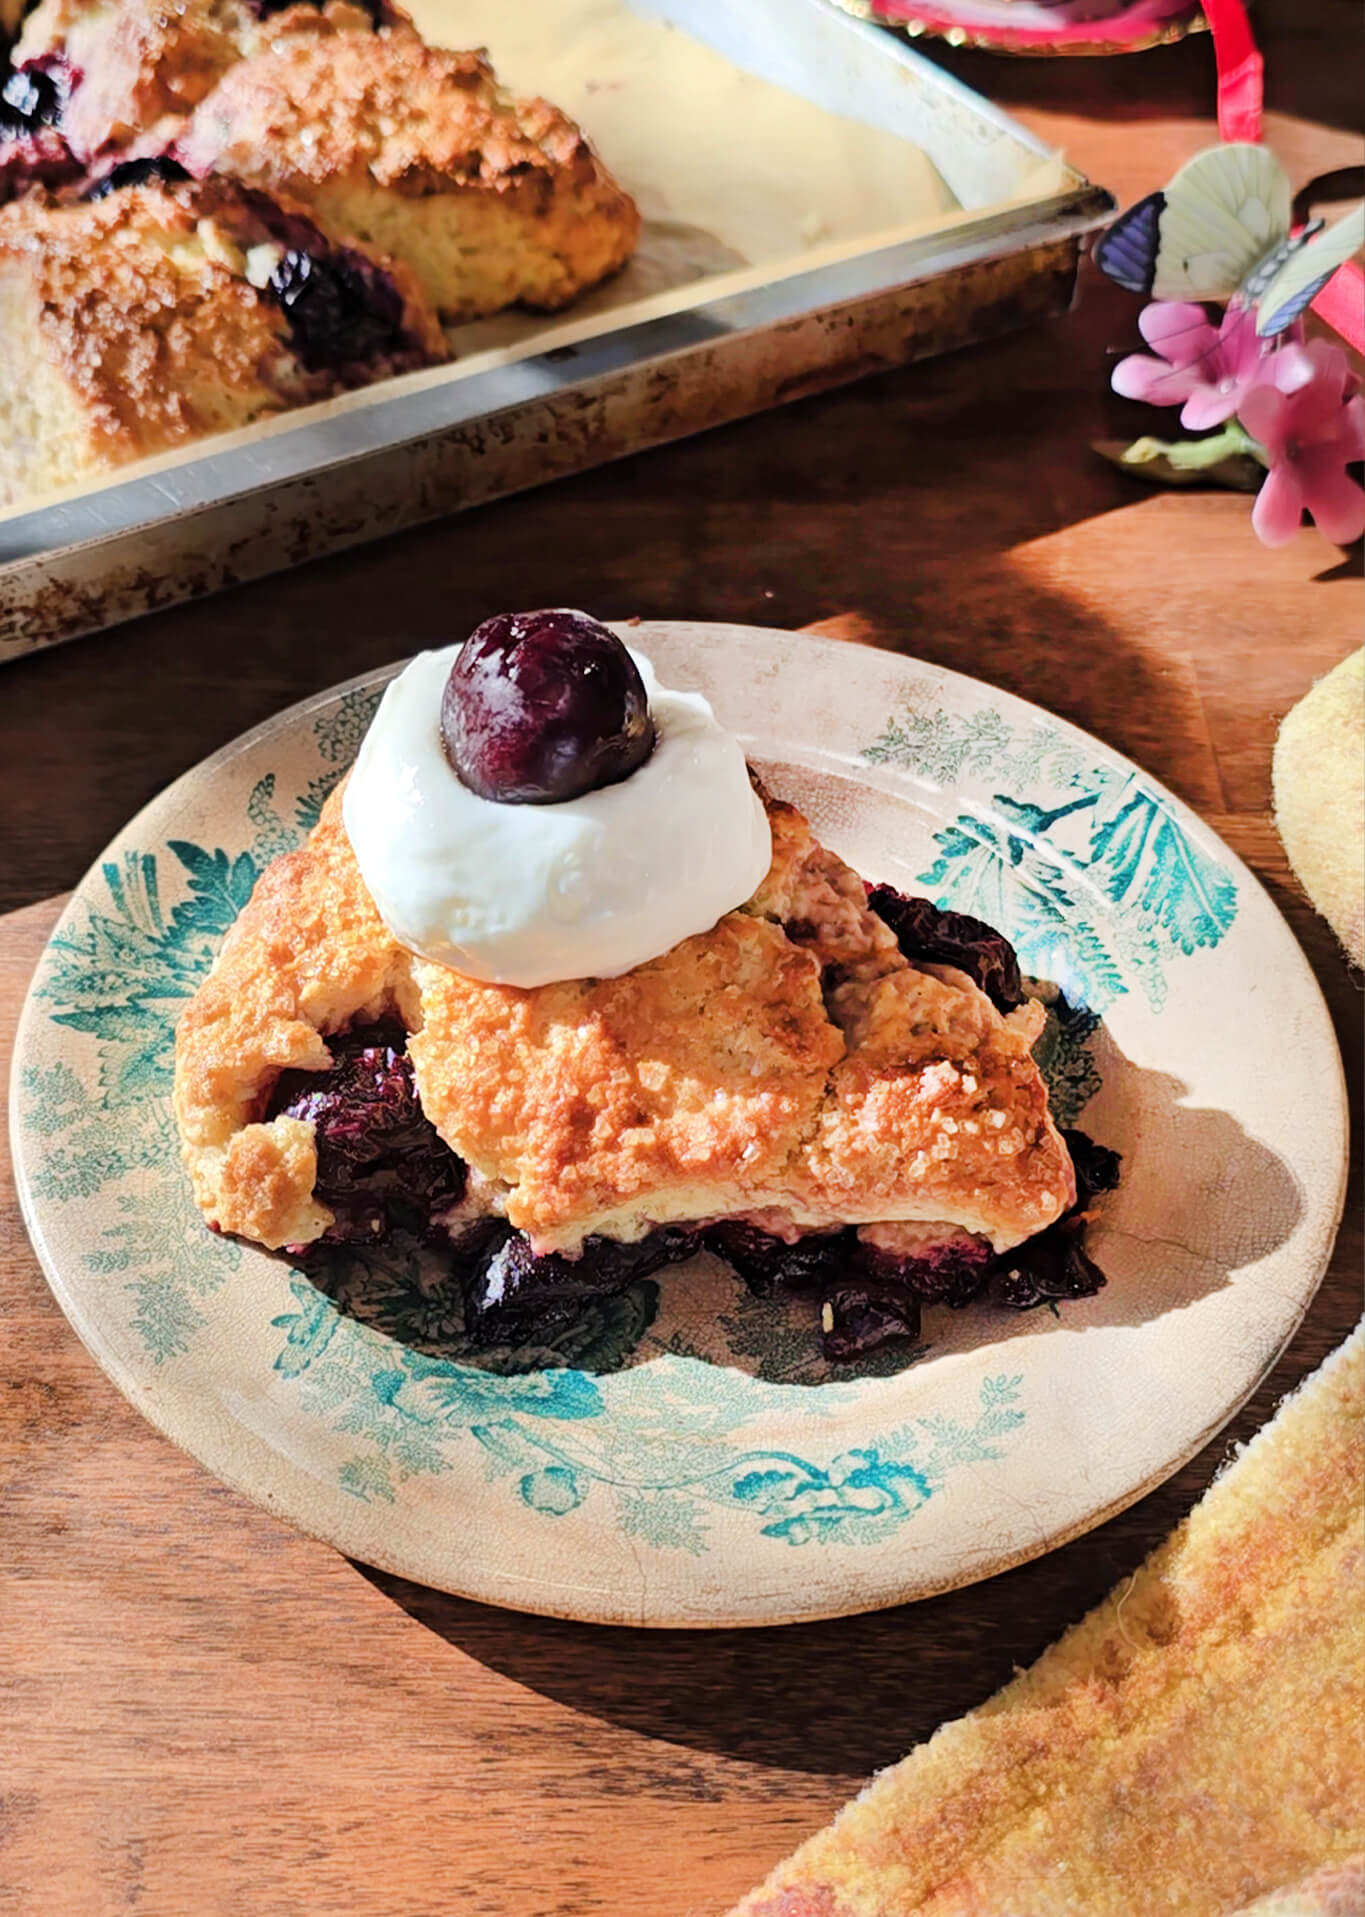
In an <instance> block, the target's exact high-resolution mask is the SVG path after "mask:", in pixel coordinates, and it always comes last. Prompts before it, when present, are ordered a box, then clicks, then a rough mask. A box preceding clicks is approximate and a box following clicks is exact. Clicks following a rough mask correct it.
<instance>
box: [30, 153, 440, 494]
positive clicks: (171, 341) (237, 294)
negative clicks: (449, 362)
mask: <svg viewBox="0 0 1365 1917" xmlns="http://www.w3.org/2000/svg"><path fill="white" fill-rule="evenodd" d="M267 238H268V234H267V233H266V231H265V229H264V228H263V227H262V226H261V224H260V221H259V219H258V217H257V216H256V214H255V213H254V212H253V210H252V209H251V208H250V207H249V206H248V205H247V204H245V203H244V201H243V199H242V196H241V195H240V193H239V192H238V190H237V189H236V188H235V187H234V186H233V185H232V184H231V182H228V181H221V180H206V181H203V182H201V183H199V184H198V185H191V184H181V185H177V186H174V187H163V186H161V185H158V184H149V185H145V186H138V187H128V188H123V189H121V190H119V191H118V192H114V193H110V194H108V195H106V196H105V198H103V199H101V200H95V201H92V202H89V203H85V204H73V205H69V206H50V205H48V204H46V203H45V202H43V201H40V200H36V199H30V200H21V201H16V202H14V203H13V204H12V205H10V206H8V207H5V208H2V209H0V375H3V377H0V503H2V502H3V501H4V498H5V496H6V493H7V492H9V493H11V494H12V495H13V496H14V497H16V498H17V497H20V496H21V495H22V494H24V493H25V492H30V491H32V492H35V493H36V492H41V491H43V490H48V489H51V488H52V487H55V486H60V485H65V484H70V483H73V482H75V481H78V480H80V479H82V478H86V477H90V476H92V475H94V474H97V473H99V472H100V471H102V470H104V469H106V468H108V467H110V466H115V465H118V464H121V463H123V462H124V461H127V460H131V459H138V458H142V457H145V456H146V455H149V454H152V453H157V452H162V451H164V450H166V449H167V448H170V447H173V446H177V445H180V444H183V443H184V442H186V441H188V440H191V439H194V438H197V437H198V436H200V435H201V434H204V433H211V432H221V431H226V430H229V429H231V428H234V427H239V426H245V425H248V424H250V423H251V421H253V420H255V419H258V418H261V417H262V416H264V415H266V414H270V413H275V412H279V411H281V410H282V409H284V408H286V407H289V406H293V405H297V404H300V403H302V402H304V401H307V400H311V399H319V398H324V397H326V396H327V395H329V394H331V393H334V392H336V391H337V390H338V389H339V388H340V387H341V386H343V385H345V384H353V383H355V380H354V379H352V378H351V377H350V370H351V369H348V375H347V377H346V378H343V377H341V376H340V375H334V374H332V373H319V372H310V371H308V370H307V369H306V368H305V367H304V366H303V365H302V364H301V363H300V361H299V359H298V358H297V356H296V355H295V352H294V350H293V347H292V346H291V344H290V336H289V327H288V325H287V323H286V320H285V317H284V315H283V314H282V313H281V311H280V309H279V307H278V306H277V305H275V304H274V303H272V302H271V301H269V300H267V299H265V298H263V297H262V295H261V294H260V293H259V292H258V291H257V289H256V288H255V287H254V286H253V285H252V284H251V282H250V280H248V279H247V277H246V257H245V256H246V250H247V248H248V247H250V246H251V245H253V244H255V243H257V242H259V241H261V240H264V239H267ZM381 264H383V265H385V267H386V270H389V271H390V272H392V273H394V274H396V276H397V279H398V283H399V284H400V290H401V291H403V292H404V294H405V297H406V315H405V317H406V320H407V323H408V325H409V327H410V329H411V332H412V338H413V363H416V362H417V361H420V360H421V359H423V358H426V357H429V358H439V357H442V356H443V355H444V353H445V351H446V348H445V342H444V336H443V335H442V333H441V331H440V328H439V325H438V323H437V321H436V319H435V316H434V314H432V313H431V312H430V309H428V308H427V307H425V305H424V304H423V303H422V302H421V300H420V296H419V295H417V293H416V289H415V288H413V287H412V286H411V285H410V284H409V283H407V282H406V281H405V280H403V278H402V269H401V268H397V269H395V268H391V267H389V266H388V263H387V262H381ZM391 370H394V367H393V365H392V364H391V363H390V362H389V361H387V360H383V361H377V362H376V363H375V364H374V365H373V367H371V368H366V369H360V368H357V369H354V373H355V378H363V377H365V376H367V374H370V373H372V374H374V375H376V376H377V375H379V374H381V373H383V372H387V371H391Z"/></svg>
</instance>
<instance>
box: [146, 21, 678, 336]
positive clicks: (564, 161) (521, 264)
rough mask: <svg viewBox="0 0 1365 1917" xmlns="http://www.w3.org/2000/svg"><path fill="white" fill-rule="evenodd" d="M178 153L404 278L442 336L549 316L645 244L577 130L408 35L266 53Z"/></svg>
mask: <svg viewBox="0 0 1365 1917" xmlns="http://www.w3.org/2000/svg"><path fill="white" fill-rule="evenodd" d="M458 17H459V16H458V9H457V10H456V13H455V20H456V23H457V26H458ZM178 151H179V153H180V156H181V158H183V159H184V161H185V163H186V165H187V166H188V167H189V168H190V170H191V172H193V173H195V174H197V175H202V174H205V173H208V172H217V173H227V174H230V175H232V176H233V177H234V178H236V179H241V180H246V181H249V182H250V183H251V184H252V185H256V186H260V187H263V188H265V189H266V191H268V192H281V193H284V194H287V195H288V196H289V198H290V199H293V200H298V201H301V202H304V203H305V204H307V205H309V206H311V207H313V208H315V209H316V212H317V216H318V218H319V219H320V220H321V221H322V223H323V225H324V226H326V227H327V228H328V229H329V230H330V231H332V232H336V233H346V234H351V235H354V236H355V237H357V238H358V239H361V240H364V241H367V242H371V243H373V244H374V245H376V246H378V247H380V248H381V250H382V251H384V252H385V253H389V254H392V255H393V257H394V258H396V259H401V260H403V261H404V262H405V263H406V264H407V265H408V266H409V267H410V268H411V270H412V271H413V272H414V273H415V274H416V276H417V278H418V280H419V281H420V282H421V284H422V287H423V289H424V291H425V292H426V295H427V297H428V299H429V300H430V301H431V303H432V305H433V306H434V307H435V308H436V309H437V311H438V312H439V313H440V314H441V317H442V319H444V320H446V321H448V322H458V321H463V320H469V319H475V318H479V317H482V316H484V315H487V314H490V313H496V312H498V311H500V310H501V309H502V308H503V307H506V306H510V305H513V304H517V303H521V304H524V305H527V306H530V307H533V308H535V309H536V310H544V311H555V310H557V309H558V308H559V307H562V306H565V305H567V304H568V302H569V301H570V300H572V299H574V298H576V297H577V295H578V294H580V293H581V292H583V291H584V290H585V289H586V288H587V287H589V286H592V285H595V284H596V283H597V281H599V280H601V279H604V278H606V277H607V275H608V274H611V273H614V272H616V271H617V270H618V269H619V268H620V267H622V266H623V265H624V264H625V262H626V261H627V260H628V259H629V258H630V256H631V254H632V253H633V252H634V250H635V246H636V242H637V240H638V238H639V233H640V215H639V211H638V209H637V207H636V206H635V203H634V201H633V200H632V199H631V198H630V196H629V194H627V193H626V192H625V191H624V190H623V189H622V187H621V186H620V185H619V184H618V182H617V181H616V180H615V179H614V178H613V177H612V176H611V174H610V173H609V172H608V171H607V168H606V167H605V166H604V165H603V163H602V161H601V160H600V159H599V157H598V156H597V154H596V153H595V152H594V151H593V149H592V147H591V146H590V145H589V143H588V141H587V139H586V138H585V136H584V134H583V133H582V131H581V130H580V128H579V127H577V126H576V125H575V124H574V123H573V121H571V120H570V119H569V118H568V117H567V116H566V115H565V114H563V113H561V112H559V111H558V110H557V109H556V108H555V107H553V106H551V105H550V104H549V103H548V102H547V101H545V100H539V99H516V98H513V97H512V96H511V95H509V94H508V92H507V91H506V89H505V88H503V87H502V86H501V85H500V84H499V81H498V78H497V75H496V74H495V73H494V71H493V69H492V67H491V66H490V65H489V63H488V60H487V57H486V56H485V55H484V54H483V53H481V52H479V51H472V52H470V51H466V52H453V51H448V50H446V49H444V48H440V47H428V46H425V45H423V43H422V41H421V40H420V39H419V38H418V36H417V35H416V34H415V33H413V32H410V31H403V30H397V29H393V28H384V29H383V30H382V31H380V32H378V33H373V32H362V33H336V34H320V33H316V32H314V33H292V34H290V35H288V36H282V35H274V36H272V39H271V44H270V45H269V47H268V48H266V49H265V50H263V51H262V52H260V53H259V54H258V55H256V56H255V57H254V58H252V59H249V60H244V61H240V62H239V63H237V64H236V65H234V66H233V67H232V68H231V69H230V70H229V71H227V72H226V73H224V75H223V77H222V79H221V80H220V81H219V83H218V84H217V85H216V86H215V87H214V88H213V90H212V91H211V92H209V93H207V94H206V95H205V96H204V97H203V99H202V100H201V102H200V104H199V105H198V107H197V108H196V109H195V112H194V115H193V117H192V119H191V120H190V122H189V124H188V126H187V127H186V128H185V130H184V133H183V134H182V135H181V137H180V139H179V142H178Z"/></svg>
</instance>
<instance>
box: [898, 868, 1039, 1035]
mask: <svg viewBox="0 0 1365 1917" xmlns="http://www.w3.org/2000/svg"><path fill="white" fill-rule="evenodd" d="M867 902H868V904H869V906H871V908H872V910H873V911H874V912H875V913H876V914H877V917H878V918H879V919H883V920H885V922H886V924H888V925H889V926H890V927H891V930H892V931H893V932H894V933H895V935H896V943H897V944H898V945H899V946H900V948H901V950H902V952H904V954H905V956H906V957H907V958H908V959H909V960H910V962H911V964H912V965H913V964H914V963H915V962H916V961H920V962H926V963H928V964H930V965H955V966H957V968H958V970H959V971H962V972H965V973H966V974H967V976H968V977H969V978H970V979H972V980H973V981H974V983H975V984H977V985H979V986H980V988H981V990H982V991H983V992H984V993H985V994H986V996H987V997H988V998H989V999H990V1000H991V1001H992V1002H993V1003H994V1004H995V1005H996V1006H998V1008H999V1009H1000V1010H1001V1011H1002V1012H1012V1011H1013V1010H1014V1008H1015V1006H1016V1005H1022V1004H1023V1002H1024V986H1023V981H1022V979H1021V978H1020V976H1019V960H1018V959H1017V958H1016V957H1015V952H1014V947H1013V946H1012V945H1011V944H1010V942H1009V940H1008V939H1007V938H1006V937H1005V935H1004V933H1003V932H997V931H995V930H994V928H993V927H992V926H989V925H987V924H986V923H985V921H984V920H982V919H974V918H972V917H970V915H969V914H968V913H966V912H945V911H943V910H942V909H941V908H940V907H939V906H937V905H935V904H934V902H933V900H932V899H916V898H907V897H906V895H905V893H904V892H897V891H896V889H895V887H894V886H890V885H875V886H873V887H872V888H871V890H870V891H869V893H868V895H867Z"/></svg>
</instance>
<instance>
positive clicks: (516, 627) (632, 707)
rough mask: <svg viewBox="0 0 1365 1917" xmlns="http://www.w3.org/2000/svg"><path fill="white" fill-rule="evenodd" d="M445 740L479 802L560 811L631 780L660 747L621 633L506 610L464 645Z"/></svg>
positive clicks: (447, 704)
mask: <svg viewBox="0 0 1365 1917" xmlns="http://www.w3.org/2000/svg"><path fill="white" fill-rule="evenodd" d="M441 742H442V744H443V746H444V747H445V754H446V757H447V759H449V761H450V763H451V765H452V766H453V767H454V769H455V772H456V774H457V775H458V777H459V778H460V779H461V780H462V781H463V782H464V784H465V785H467V786H468V787H469V788H470V790H471V791H473V792H477V793H478V794H479V796H480V797H481V798H484V799H492V800H494V801H495V802H496V803H498V804H500V805H554V804H558V803H562V802H563V801H564V800H566V799H575V798H578V797H579V796H580V795H581V794H582V793H585V792H595V791H598V790H599V789H600V788H601V787H603V786H608V785H617V784H619V782H620V781H621V780H622V779H628V778H629V777H630V775H631V773H632V772H634V771H635V770H636V768H637V767H639V766H641V765H643V764H644V762H645V760H646V759H647V758H648V757H649V755H650V753H651V752H652V751H653V749H654V725H653V721H652V720H651V718H650V716H649V701H648V698H647V697H646V694H645V687H644V681H643V680H642V679H641V677H640V674H639V671H638V669H637V667H636V665H635V661H634V660H633V659H632V658H631V656H630V654H629V652H627V650H626V648H625V647H624V646H623V645H622V644H621V641H620V640H619V639H618V638H617V637H616V635H615V633H613V632H609V631H608V630H607V628H606V627H605V626H603V625H599V624H598V622H597V620H595V619H590V618H589V617H588V616H587V614H586V613H582V612H570V611H547V612H505V613H499V614H498V615H497V616H496V617H495V618H492V619H486V620H485V621H484V622H483V624H482V625H481V626H479V627H478V628H477V629H476V630H475V631H474V632H473V633H472V634H471V635H470V637H469V638H468V639H467V640H466V641H465V643H464V645H463V646H462V647H461V648H460V652H459V656H458V658H457V659H456V661H455V664H454V665H453V666H452V668H451V671H450V677H449V679H448V680H447V681H446V689H445V694H444V696H443V698H442V700H441Z"/></svg>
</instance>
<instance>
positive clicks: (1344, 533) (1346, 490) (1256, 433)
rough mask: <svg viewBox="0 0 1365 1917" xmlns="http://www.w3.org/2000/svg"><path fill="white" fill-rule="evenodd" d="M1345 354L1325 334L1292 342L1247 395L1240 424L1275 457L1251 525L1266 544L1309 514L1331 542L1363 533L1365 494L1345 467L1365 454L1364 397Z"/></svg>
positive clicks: (1281, 540) (1287, 534)
mask: <svg viewBox="0 0 1365 1917" xmlns="http://www.w3.org/2000/svg"><path fill="white" fill-rule="evenodd" d="M1355 385H1356V382H1355V381H1354V380H1353V379H1352V378H1351V376H1350V369H1349V367H1348V366H1347V363H1346V355H1345V353H1343V352H1342V350H1341V348H1340V347H1339V346H1332V345H1330V344H1329V343H1328V342H1327V341H1326V340H1321V339H1315V340H1310V341H1309V343H1308V345H1307V346H1287V347H1285V348H1284V349H1283V350H1282V351H1280V352H1278V353H1276V354H1274V355H1273V357H1272V358H1270V359H1269V360H1268V361H1267V365H1266V376H1265V377H1264V378H1263V380H1262V381H1261V382H1260V383H1259V384H1258V385H1256V386H1255V387H1253V388H1252V390H1251V391H1250V392H1249V393H1248V394H1247V396H1246V398H1245V399H1244V400H1243V401H1242V414H1241V417H1242V425H1243V426H1244V427H1245V428H1246V430H1247V432H1249V433H1250V434H1251V436H1252V438H1253V439H1257V440H1259V441H1260V443H1261V445H1262V446H1263V447H1264V448H1265V451H1266V455H1267V457H1268V458H1269V461H1270V471H1269V472H1268V473H1267V474H1266V478H1265V484H1264V485H1263V486H1262V487H1261V490H1260V491H1259V492H1258V493H1257V495H1256V504H1255V506H1254V507H1253V508H1252V513H1251V523H1252V526H1253V527H1254V528H1255V531H1256V535H1257V537H1258V538H1259V539H1261V540H1263V541H1264V543H1265V544H1266V545H1267V546H1284V545H1287V544H1288V542H1289V541H1290V540H1291V539H1292V538H1293V537H1294V534H1295V533H1296V532H1297V531H1298V529H1299V526H1300V525H1301V523H1302V521H1303V515H1304V514H1305V513H1307V514H1308V515H1309V516H1310V518H1311V519H1313V521H1314V522H1315V523H1316V525H1317V528H1318V531H1319V532H1321V533H1323V534H1324V535H1325V536H1326V537H1327V538H1328V539H1330V540H1331V541H1332V542H1333V544H1334V545H1337V546H1349V545H1350V544H1351V542H1352V541H1353V540H1355V539H1359V537H1360V535H1361V533H1362V532H1365V492H1362V491H1361V489H1360V487H1359V486H1358V485H1357V484H1356V483H1355V481H1354V480H1353V479H1351V478H1349V477H1348V475H1347V472H1346V468H1347V466H1348V465H1350V464H1351V463H1352V461H1354V460H1357V459H1362V458H1365V401H1363V400H1362V399H1361V398H1360V396H1359V394H1358V393H1357V392H1356V390H1355Z"/></svg>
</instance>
